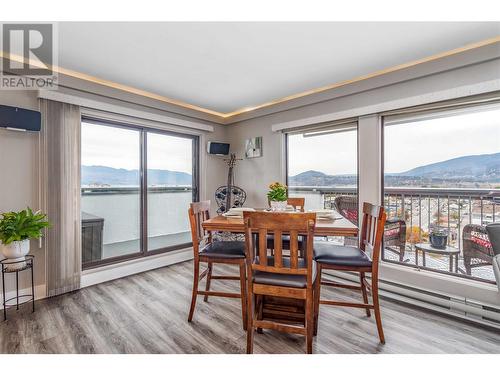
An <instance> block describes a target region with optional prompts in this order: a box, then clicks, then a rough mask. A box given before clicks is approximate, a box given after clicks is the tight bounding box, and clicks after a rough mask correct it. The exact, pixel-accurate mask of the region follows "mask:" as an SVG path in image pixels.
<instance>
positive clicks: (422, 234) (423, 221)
mask: <svg viewBox="0 0 500 375" xmlns="http://www.w3.org/2000/svg"><path fill="white" fill-rule="evenodd" d="M290 192H291V193H293V194H294V195H299V194H301V193H308V194H311V193H313V194H321V195H322V201H323V207H324V208H334V207H333V202H334V200H335V198H336V197H338V196H341V195H342V196H346V195H347V196H356V195H357V189H356V188H354V187H346V188H341V187H320V186H315V187H310V186H293V187H290ZM384 207H385V209H386V212H387V217H388V219H392V220H398V219H399V220H404V222H405V223H406V235H405V236H406V244H405V248H406V249H407V250H408V256H407V257H406V258H405V259H404V261H401V260H399V259H397V257H396V258H391V257H390V255H391V253H390V252H384V258H385V257H387V258H385V259H384V260H387V261H391V262H395V263H404V264H405V265H409V266H414V267H417V266H420V265H419V264H416V258H415V257H414V253H412V252H413V251H414V245H415V244H416V243H420V242H424V243H425V242H428V238H429V232H430V231H431V230H433V229H434V228H439V229H445V230H446V231H447V233H448V245H449V246H452V247H455V248H458V249H459V251H460V262H461V267H459V269H457V271H456V273H460V274H463V273H464V271H463V270H464V264H463V238H462V237H463V232H464V227H465V226H466V225H468V224H476V225H480V226H485V225H487V224H489V223H493V222H500V189H452V188H407V187H404V188H401V187H386V188H385V189H384ZM428 263H429V262H428ZM434 264H435V265H436V267H437V268H439V263H438V260H435V261H434ZM445 265H446V262H445V261H444V260H443V267H442V268H443V270H444V271H443V272H445V273H449V272H447V271H446V269H445ZM431 268H432V267H431ZM483 268H484V270H483V271H484V272H483V274H482V275H481V276H479V277H476V278H479V279H487V280H488V281H489V280H491V278H492V273H491V272H490V271H491V269H488V268H485V267H483Z"/></svg>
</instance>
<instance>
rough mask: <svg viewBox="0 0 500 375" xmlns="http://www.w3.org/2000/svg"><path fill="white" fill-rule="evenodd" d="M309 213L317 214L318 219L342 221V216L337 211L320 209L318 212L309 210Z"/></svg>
mask: <svg viewBox="0 0 500 375" xmlns="http://www.w3.org/2000/svg"><path fill="white" fill-rule="evenodd" d="M309 212H315V213H316V217H317V218H318V219H329V220H338V219H342V215H340V214H339V213H338V212H337V211H335V210H329V209H318V210H309Z"/></svg>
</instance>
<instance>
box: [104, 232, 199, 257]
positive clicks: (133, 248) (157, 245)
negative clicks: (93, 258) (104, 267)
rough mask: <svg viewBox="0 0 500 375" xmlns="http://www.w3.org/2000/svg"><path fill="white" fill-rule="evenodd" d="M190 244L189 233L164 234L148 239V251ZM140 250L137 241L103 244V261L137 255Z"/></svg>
mask: <svg viewBox="0 0 500 375" xmlns="http://www.w3.org/2000/svg"><path fill="white" fill-rule="evenodd" d="M189 242H191V232H181V233H173V234H166V235H163V236H155V237H149V238H148V246H149V249H152V250H155V249H161V248H165V247H168V246H175V245H179V244H184V243H189ZM139 249H140V242H139V240H138V239H137V240H130V241H122V242H113V243H109V244H104V245H103V247H102V257H103V259H107V258H112V257H117V256H120V255H126V254H133V253H138V252H139Z"/></svg>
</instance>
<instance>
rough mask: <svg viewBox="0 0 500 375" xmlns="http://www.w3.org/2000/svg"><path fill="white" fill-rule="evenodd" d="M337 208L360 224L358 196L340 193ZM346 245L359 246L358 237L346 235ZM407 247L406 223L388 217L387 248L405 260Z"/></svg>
mask: <svg viewBox="0 0 500 375" xmlns="http://www.w3.org/2000/svg"><path fill="white" fill-rule="evenodd" d="M333 204H334V206H335V208H336V210H337V211H338V212H339V213H340V214H341V215H342V216H344V217H345V218H346V219H347V220H349V221H350V222H351V223H353V224H355V225H358V198H357V197H356V196H352V195H340V196H338V197H336V198H335V200H334V202H333ZM344 245H346V246H358V239H357V238H356V237H346V238H345V240H344ZM405 247H406V223H405V221H404V220H400V219H394V218H393V219H387V221H386V223H385V226H384V246H383V247H382V254H383V253H384V251H385V250H388V251H391V252H393V253H395V254H397V255H398V256H399V261H400V262H403V261H404V256H405Z"/></svg>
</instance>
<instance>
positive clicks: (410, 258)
mask: <svg viewBox="0 0 500 375" xmlns="http://www.w3.org/2000/svg"><path fill="white" fill-rule="evenodd" d="M385 259H387V260H391V261H395V262H399V256H398V255H397V254H395V253H393V252H391V251H386V252H385ZM425 260H426V268H430V269H435V270H439V271H443V272H446V273H449V270H450V269H449V264H450V261H449V257H448V256H443V255H439V254H426V256H425ZM404 263H405V264H412V265H415V250H413V249H411V250H409V249H407V250H406V251H405V258H404ZM418 265H419V266H420V267H422V252H421V251H419V253H418ZM458 272H459V274H460V275H465V266H464V259H463V257H462V256H459V258H458ZM471 272H472V276H473V277H476V278H480V279H484V280H486V281H495V275H494V274H493V268H492V266H482V267H475V268H472V270H471ZM452 274H455V273H452Z"/></svg>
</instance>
